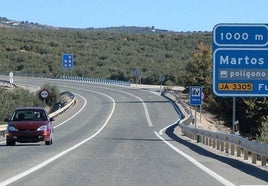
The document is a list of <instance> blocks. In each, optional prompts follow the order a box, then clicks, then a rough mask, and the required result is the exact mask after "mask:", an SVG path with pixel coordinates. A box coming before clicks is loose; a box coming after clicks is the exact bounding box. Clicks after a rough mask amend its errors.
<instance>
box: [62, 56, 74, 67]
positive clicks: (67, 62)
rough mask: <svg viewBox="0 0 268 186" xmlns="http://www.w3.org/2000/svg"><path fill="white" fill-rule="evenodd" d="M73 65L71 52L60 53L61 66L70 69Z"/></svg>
mask: <svg viewBox="0 0 268 186" xmlns="http://www.w3.org/2000/svg"><path fill="white" fill-rule="evenodd" d="M73 66H74V58H73V54H63V55H62V68H63V69H72V68H73Z"/></svg>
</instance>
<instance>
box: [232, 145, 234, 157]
mask: <svg viewBox="0 0 268 186" xmlns="http://www.w3.org/2000/svg"><path fill="white" fill-rule="evenodd" d="M231 155H234V144H231Z"/></svg>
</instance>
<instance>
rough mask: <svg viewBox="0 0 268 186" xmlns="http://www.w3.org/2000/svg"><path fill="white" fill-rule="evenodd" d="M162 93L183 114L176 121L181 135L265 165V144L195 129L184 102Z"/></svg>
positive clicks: (167, 93)
mask: <svg viewBox="0 0 268 186" xmlns="http://www.w3.org/2000/svg"><path fill="white" fill-rule="evenodd" d="M164 94H165V96H166V97H167V98H169V99H170V100H172V101H174V102H175V103H176V105H177V106H178V107H180V110H181V112H182V113H183V115H184V118H183V119H182V120H180V122H179V123H178V126H179V127H180V128H181V131H182V133H183V135H185V136H187V137H189V138H191V139H193V140H197V142H201V143H203V144H205V145H208V146H211V147H212V148H216V149H217V150H220V151H222V152H225V153H228V154H230V155H232V156H237V157H241V156H244V160H248V159H249V158H251V162H252V163H253V164H256V163H257V161H260V164H261V166H266V165H267V162H268V145H267V144H261V143H257V142H254V141H250V140H248V139H245V138H243V137H241V136H238V135H235V134H227V133H220V132H212V131H208V130H203V129H198V128H196V129H195V128H194V127H193V126H191V125H190V123H191V122H192V120H193V116H192V114H191V111H190V109H189V108H188V106H187V105H186V103H184V102H183V101H182V100H181V99H180V97H179V96H178V95H177V94H175V93H174V92H166V93H164ZM172 98H173V99H172Z"/></svg>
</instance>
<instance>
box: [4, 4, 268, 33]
mask: <svg viewBox="0 0 268 186" xmlns="http://www.w3.org/2000/svg"><path fill="white" fill-rule="evenodd" d="M0 17H6V18H8V19H12V20H18V21H29V22H34V23H40V24H45V25H50V26H59V27H70V28H89V27H94V28H103V27H113V26H150V27H151V26H155V28H159V29H166V30H172V31H212V30H213V27H214V26H215V25H216V24H218V23H268V0H2V1H1V2H0Z"/></svg>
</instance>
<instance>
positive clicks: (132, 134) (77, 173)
mask: <svg viewBox="0 0 268 186" xmlns="http://www.w3.org/2000/svg"><path fill="white" fill-rule="evenodd" d="M14 82H15V83H16V82H18V83H24V84H29V85H36V86H38V85H42V84H44V83H49V84H55V85H57V86H58V87H59V88H60V89H61V90H62V91H65V90H69V91H71V92H73V93H75V94H76V97H77V103H76V106H75V107H73V108H72V109H70V110H68V111H67V112H66V113H64V114H62V115H60V116H59V117H58V118H57V119H56V121H55V122H54V123H53V125H54V128H55V130H54V131H55V132H54V138H55V139H54V144H53V145H51V146H45V145H44V144H43V143H38V144H19V143H18V144H17V145H16V146H14V147H9V146H5V142H4V139H3V138H2V139H0V140H2V141H1V142H0V150H1V153H0V170H1V174H0V185H7V184H10V185H116V186H118V185H124V186H126V185H146V186H149V185H153V186H157V185H159V186H160V185H161V186H163V185H187V186H189V185H206V186H208V185H213V186H215V185H265V184H268V183H267V182H268V172H267V171H265V170H262V169H259V168H257V167H254V166H251V165H248V164H246V163H243V162H240V161H237V160H234V159H231V158H229V157H223V156H219V155H216V154H213V153H211V152H209V151H207V150H205V149H202V148H200V147H199V146H197V145H196V144H193V143H190V142H188V141H187V140H183V139H182V138H180V137H177V136H175V135H174V134H173V130H174V127H175V123H176V122H177V121H178V119H179V118H178V114H177V113H176V112H175V109H174V108H173V106H172V104H170V103H169V102H168V101H167V100H166V99H164V98H163V97H161V96H159V95H158V94H155V93H152V92H150V91H144V90H138V89H130V88H127V87H114V86H104V85H97V84H89V83H81V82H71V81H60V80H48V79H45V80H44V79H33V78H14Z"/></svg>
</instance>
